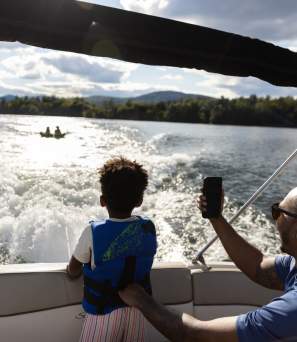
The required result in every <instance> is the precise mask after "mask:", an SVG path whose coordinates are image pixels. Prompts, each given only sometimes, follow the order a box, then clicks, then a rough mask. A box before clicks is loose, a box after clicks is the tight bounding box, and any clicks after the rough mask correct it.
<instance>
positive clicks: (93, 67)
mask: <svg viewBox="0 0 297 342" xmlns="http://www.w3.org/2000/svg"><path fill="white" fill-rule="evenodd" d="M41 60H42V61H43V62H44V63H45V64H47V65H51V66H53V67H55V68H56V69H57V70H59V71H60V72H61V73H65V74H71V75H75V76H79V77H81V78H86V79H88V80H89V81H93V82H99V83H118V82H120V80H121V77H122V76H123V75H124V71H122V70H116V68H114V66H112V65H107V63H104V62H103V63H102V62H101V61H100V60H98V59H94V58H90V57H88V56H82V55H68V54H62V53H61V54H59V55H56V56H53V57H42V59H41Z"/></svg>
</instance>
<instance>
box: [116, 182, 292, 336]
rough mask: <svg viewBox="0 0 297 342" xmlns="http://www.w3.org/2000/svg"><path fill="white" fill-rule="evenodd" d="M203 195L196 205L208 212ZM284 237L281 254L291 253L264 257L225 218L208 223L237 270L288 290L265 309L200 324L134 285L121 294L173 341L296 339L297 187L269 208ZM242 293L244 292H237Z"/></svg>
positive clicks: (254, 279) (275, 286)
mask: <svg viewBox="0 0 297 342" xmlns="http://www.w3.org/2000/svg"><path fill="white" fill-rule="evenodd" d="M206 205H207V203H206V198H205V197H204V196H203V195H201V196H200V197H199V200H198V206H199V208H200V210H201V211H205V210H206ZM271 210H272V217H273V219H274V220H275V222H276V227H277V230H278V232H279V235H280V238H281V250H282V252H284V253H287V254H288V255H278V256H276V257H266V256H264V255H263V254H262V253H261V252H260V251H259V250H258V249H257V248H256V247H254V246H252V245H250V244H249V243H248V242H247V241H246V240H244V239H243V238H242V237H241V236H240V235H239V234H238V233H237V232H236V231H235V230H234V229H233V228H232V227H231V225H230V224H228V222H227V221H226V220H225V219H224V217H223V216H222V214H221V215H220V217H219V218H217V219H210V222H211V224H212V226H213V228H214V229H215V231H216V233H217V234H218V236H219V238H220V240H221V242H222V244H223V246H224V248H225V249H226V251H227V253H228V254H229V256H230V258H231V259H232V260H233V261H234V263H235V264H236V265H237V267H238V268H239V269H241V271H242V272H244V273H245V274H246V275H247V276H248V277H249V278H250V279H251V280H253V281H254V282H256V283H258V284H260V285H262V286H265V287H267V288H270V289H275V290H281V291H284V293H283V295H282V296H280V297H278V298H275V299H273V301H272V302H270V303H269V304H267V305H264V306H263V307H261V308H259V309H256V310H254V311H250V312H248V313H247V314H242V315H239V316H237V317H224V318H218V319H215V320H211V321H200V320H198V319H196V318H194V317H192V316H190V315H187V314H177V313H173V312H171V311H169V310H167V309H166V308H165V307H163V306H162V305H159V304H157V303H156V302H155V301H154V300H153V299H152V298H151V297H150V296H147V295H146V293H145V292H144V291H143V290H142V289H141V288H140V287H139V286H138V285H135V284H132V285H129V286H128V287H127V288H126V289H124V290H123V291H120V292H119V294H120V296H121V298H122V299H123V300H124V301H125V302H126V303H127V304H129V305H131V306H133V307H136V308H138V309H139V310H140V311H142V313H143V314H144V316H145V317H146V318H147V319H148V320H149V321H150V322H151V323H152V324H153V325H154V326H155V327H156V328H157V329H158V330H159V331H160V332H161V333H163V334H164V335H165V336H167V337H168V338H169V339H170V340H171V341H184V342H186V341H204V342H213V341H220V342H237V341H239V342H268V341H297V266H296V259H297V188H295V189H293V190H292V191H290V192H289V194H288V195H287V196H286V197H285V198H284V199H283V200H282V201H281V202H280V203H276V204H273V205H272V207H271ZM239 290H240V289H239Z"/></svg>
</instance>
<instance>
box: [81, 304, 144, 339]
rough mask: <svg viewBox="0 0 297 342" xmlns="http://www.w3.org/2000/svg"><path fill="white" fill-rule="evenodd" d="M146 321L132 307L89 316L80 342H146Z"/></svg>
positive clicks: (85, 321) (86, 318)
mask: <svg viewBox="0 0 297 342" xmlns="http://www.w3.org/2000/svg"><path fill="white" fill-rule="evenodd" d="M144 341H145V319H144V316H143V315H142V313H141V312H140V311H139V310H137V309H135V308H132V307H126V308H121V309H117V310H114V311H113V312H111V313H110V314H107V315H91V314H87V315H86V317H85V320H84V323H83V328H82V333H81V336H80V342H144Z"/></svg>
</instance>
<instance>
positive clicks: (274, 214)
mask: <svg viewBox="0 0 297 342" xmlns="http://www.w3.org/2000/svg"><path fill="white" fill-rule="evenodd" d="M281 213H284V214H286V215H288V216H290V217H294V218H297V214H293V213H290V212H289V211H287V210H285V209H282V208H280V207H279V203H274V204H273V205H272V206H271V215H272V217H273V219H274V220H275V221H276V220H277V219H278V218H279V216H280V214H281Z"/></svg>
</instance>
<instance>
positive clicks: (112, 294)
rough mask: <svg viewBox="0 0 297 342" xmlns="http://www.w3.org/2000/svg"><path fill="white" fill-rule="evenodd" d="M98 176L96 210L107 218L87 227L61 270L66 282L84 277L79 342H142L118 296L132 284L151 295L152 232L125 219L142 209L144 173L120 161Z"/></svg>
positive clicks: (148, 225) (143, 222)
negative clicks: (104, 212) (100, 209)
mask: <svg viewBox="0 0 297 342" xmlns="http://www.w3.org/2000/svg"><path fill="white" fill-rule="evenodd" d="M99 175H100V183H101V191H102V195H101V196H100V204H101V206H102V207H106V209H107V211H108V215H109V218H108V219H105V220H101V221H92V222H91V223H90V225H89V226H88V227H87V228H86V229H85V230H84V231H83V233H82V235H81V237H80V239H79V241H78V244H77V246H76V248H75V251H74V253H73V256H72V258H71V260H70V262H69V265H68V266H67V273H68V275H69V276H70V277H71V278H75V277H78V276H79V275H80V274H81V272H82V271H83V276H84V298H83V308H84V310H85V311H86V318H85V321H84V325H83V330H82V334H81V338H80V341H81V342H89V341H125V342H126V341H129V342H132V341H134V342H141V341H144V339H145V332H144V317H143V316H142V314H141V313H140V312H139V311H138V310H137V309H135V308H132V307H127V306H126V304H125V303H124V302H123V301H122V300H121V299H120V297H119V295H118V291H119V290H120V289H123V288H125V287H126V286H127V285H128V284H130V283H134V282H135V283H138V284H140V285H141V286H142V287H143V288H144V289H145V290H146V291H147V292H148V293H149V294H151V286H150V270H151V267H152V263H153V257H154V255H155V253H156V249H157V242H156V231H155V226H154V224H153V222H152V221H150V220H149V219H147V218H143V217H140V216H131V214H132V211H133V209H134V208H135V207H139V206H141V204H142V200H143V194H144V191H145V189H146V187H147V184H148V175H147V171H146V170H145V169H144V168H143V167H142V165H140V164H138V163H137V162H135V161H134V162H132V161H130V160H128V159H125V158H123V157H120V158H114V159H111V160H109V161H107V162H106V163H105V164H104V165H103V167H102V168H101V169H99Z"/></svg>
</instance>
